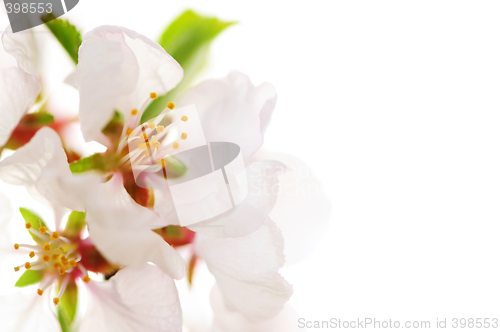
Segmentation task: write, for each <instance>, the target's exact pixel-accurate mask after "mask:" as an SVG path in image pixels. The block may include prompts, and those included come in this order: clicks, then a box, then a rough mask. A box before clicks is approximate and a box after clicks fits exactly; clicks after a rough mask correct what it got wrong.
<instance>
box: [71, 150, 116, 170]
mask: <svg viewBox="0 0 500 332" xmlns="http://www.w3.org/2000/svg"><path fill="white" fill-rule="evenodd" d="M115 159H116V158H115V157H114V156H112V155H109V154H105V153H96V154H93V155H91V156H89V157H87V158H83V159H80V160H78V161H75V162H74V163H71V164H70V165H69V168H70V169H71V172H73V173H74V174H77V173H83V172H87V171H101V172H105V173H107V172H110V171H112V170H113V169H114V167H115V166H116V160H115Z"/></svg>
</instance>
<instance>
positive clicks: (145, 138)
mask: <svg viewBox="0 0 500 332" xmlns="http://www.w3.org/2000/svg"><path fill="white" fill-rule="evenodd" d="M147 140H148V135H146V134H142V135H141V141H143V142H145V141H147Z"/></svg>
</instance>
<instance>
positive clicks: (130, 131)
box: [127, 128, 133, 136]
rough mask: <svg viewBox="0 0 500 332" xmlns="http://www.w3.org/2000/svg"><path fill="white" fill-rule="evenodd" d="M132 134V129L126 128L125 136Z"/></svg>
mask: <svg viewBox="0 0 500 332" xmlns="http://www.w3.org/2000/svg"><path fill="white" fill-rule="evenodd" d="M132 132H133V130H132V129H130V128H128V129H127V136H130V134H132Z"/></svg>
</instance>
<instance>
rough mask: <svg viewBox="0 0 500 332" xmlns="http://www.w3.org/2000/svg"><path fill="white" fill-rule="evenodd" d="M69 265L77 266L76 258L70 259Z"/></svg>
mask: <svg viewBox="0 0 500 332" xmlns="http://www.w3.org/2000/svg"><path fill="white" fill-rule="evenodd" d="M69 265H71V266H73V267H75V266H76V260H74V259H72V260H70V261H69Z"/></svg>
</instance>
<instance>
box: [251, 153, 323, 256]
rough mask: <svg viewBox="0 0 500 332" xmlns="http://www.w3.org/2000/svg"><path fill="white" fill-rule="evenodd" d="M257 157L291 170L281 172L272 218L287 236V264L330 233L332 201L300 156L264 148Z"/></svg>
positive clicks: (305, 252) (305, 253) (308, 250)
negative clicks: (328, 231) (275, 161)
mask: <svg viewBox="0 0 500 332" xmlns="http://www.w3.org/2000/svg"><path fill="white" fill-rule="evenodd" d="M254 159H255V160H264V159H265V160H267V159H271V160H278V161H280V162H282V163H283V164H285V165H286V168H287V170H286V171H285V172H283V173H281V174H280V176H279V182H280V190H279V195H278V199H277V202H276V205H275V206H274V209H273V210H272V212H271V214H270V218H271V219H272V220H273V221H274V222H275V223H276V224H277V225H278V227H279V228H280V230H281V232H282V233H283V237H284V238H285V256H286V260H287V264H290V263H294V262H296V261H298V260H300V259H303V258H304V257H306V256H307V255H308V254H310V253H311V252H312V250H313V249H314V248H315V246H316V245H317V244H318V243H319V242H320V241H319V240H320V239H321V237H322V236H323V234H325V233H326V230H327V228H328V225H329V223H330V218H331V210H332V204H331V202H330V200H329V199H328V197H327V196H326V194H325V192H324V191H323V187H322V185H321V182H320V181H319V180H318V179H317V178H316V177H315V176H314V174H313V172H312V170H311V169H310V168H309V167H308V166H307V165H306V164H305V163H304V162H302V161H301V160H300V159H298V158H296V157H293V156H290V155H287V154H279V153H272V152H266V151H263V150H260V151H259V152H257V154H256V155H255V158H254Z"/></svg>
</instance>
